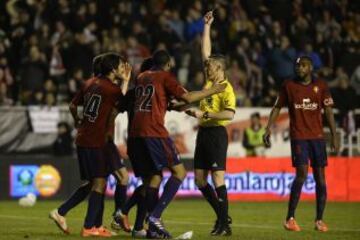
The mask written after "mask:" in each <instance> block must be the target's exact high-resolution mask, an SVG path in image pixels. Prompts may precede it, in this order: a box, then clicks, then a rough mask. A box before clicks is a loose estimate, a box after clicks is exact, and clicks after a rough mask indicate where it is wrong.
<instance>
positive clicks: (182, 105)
mask: <svg viewBox="0 0 360 240" xmlns="http://www.w3.org/2000/svg"><path fill="white" fill-rule="evenodd" d="M191 106H192V105H191V104H188V103H187V102H185V101H183V100H180V101H178V100H176V99H174V100H171V101H170V104H169V106H168V110H169V111H172V110H173V111H178V112H183V111H185V110H187V109H189V108H191Z"/></svg>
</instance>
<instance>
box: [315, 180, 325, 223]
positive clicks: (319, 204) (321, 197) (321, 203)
mask: <svg viewBox="0 0 360 240" xmlns="http://www.w3.org/2000/svg"><path fill="white" fill-rule="evenodd" d="M326 198H327V191H326V184H325V183H323V184H318V183H317V184H316V220H322V218H323V214H324V210H325V205H326Z"/></svg>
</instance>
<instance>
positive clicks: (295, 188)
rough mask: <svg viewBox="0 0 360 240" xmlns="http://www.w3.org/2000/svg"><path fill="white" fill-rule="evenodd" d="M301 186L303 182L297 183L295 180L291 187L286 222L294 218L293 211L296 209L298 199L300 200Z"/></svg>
mask: <svg viewBox="0 0 360 240" xmlns="http://www.w3.org/2000/svg"><path fill="white" fill-rule="evenodd" d="M303 184H304V181H297V180H296V179H295V180H294V182H293V184H292V186H291V193H290V200H289V206H288V214H287V217H286V220H289V219H290V218H292V217H295V209H296V207H297V205H298V202H299V199H300V195H301V188H302V186H303Z"/></svg>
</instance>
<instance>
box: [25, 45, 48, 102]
mask: <svg viewBox="0 0 360 240" xmlns="http://www.w3.org/2000/svg"><path fill="white" fill-rule="evenodd" d="M29 55H30V56H29V59H28V60H25V62H24V63H23V65H22V68H21V71H20V76H21V89H22V94H23V95H22V97H23V102H24V103H25V104H26V103H27V100H28V99H29V97H30V96H31V94H32V93H33V92H37V91H40V90H42V88H43V86H44V82H45V80H46V78H47V76H48V65H47V63H46V57H45V54H44V53H42V52H40V51H39V49H38V47H36V46H33V47H31V48H30V51H29Z"/></svg>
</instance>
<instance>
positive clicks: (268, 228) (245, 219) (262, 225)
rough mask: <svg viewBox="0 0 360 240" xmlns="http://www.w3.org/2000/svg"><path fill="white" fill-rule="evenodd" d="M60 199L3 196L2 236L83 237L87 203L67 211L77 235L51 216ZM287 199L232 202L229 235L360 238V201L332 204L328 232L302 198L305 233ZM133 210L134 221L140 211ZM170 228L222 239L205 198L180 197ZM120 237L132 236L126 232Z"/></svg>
mask: <svg viewBox="0 0 360 240" xmlns="http://www.w3.org/2000/svg"><path fill="white" fill-rule="evenodd" d="M58 204H59V202H57V201H38V202H37V203H36V205H35V206H34V207H32V208H22V207H20V206H19V205H18V203H17V202H16V201H0V239H4V240H12V239H44V240H48V239H50V240H51V239H67V240H70V239H82V238H81V237H80V235H79V233H80V229H81V226H82V223H83V218H84V214H85V210H86V203H82V204H81V205H79V206H78V207H77V208H75V209H73V211H72V212H70V213H69V214H68V216H67V219H68V224H69V226H70V228H71V229H70V230H71V231H72V232H71V235H69V236H66V235H64V234H62V233H61V232H60V231H59V230H58V229H57V228H56V227H55V224H54V223H53V222H51V221H50V220H49V219H48V217H47V216H48V212H49V211H50V210H51V209H53V208H55V207H57V206H58ZM286 209H287V203H286V202H271V203H269V202H267V203H265V202H231V203H230V215H231V216H232V218H233V221H234V222H233V225H232V229H233V236H232V237H222V238H224V239H229V240H230V239H267V240H268V239H277V240H278V239H284V240H285V239H302V240H303V239H341V240H344V239H351V240H356V239H360V203H328V204H327V208H326V212H325V220H326V222H327V224H328V226H329V228H330V231H329V232H327V233H319V232H316V231H314V230H313V227H314V226H313V219H314V213H315V204H314V202H300V204H299V206H298V210H297V215H296V218H297V221H298V223H299V225H300V227H302V231H301V232H287V231H285V230H284V229H283V227H282V222H283V220H284V216H285V214H286ZM112 210H113V201H110V200H108V201H106V207H105V214H104V224H105V225H106V226H109V225H110V220H111V217H110V216H111V212H112ZM134 210H135V209H133V210H132V212H131V214H130V220H131V222H133V221H134V212H135V211H134ZM163 219H164V223H165V225H166V226H167V228H168V229H169V230H170V232H171V233H172V234H173V235H174V236H177V235H179V234H181V233H184V232H186V231H190V230H192V231H194V236H193V239H196V240H198V239H200V240H201V239H206V240H211V239H220V237H210V236H209V232H210V230H211V228H212V225H213V221H214V214H213V213H212V212H211V210H210V207H209V206H208V205H207V203H206V202H205V201H204V200H200V199H196V200H175V201H174V202H172V203H171V204H170V206H169V208H168V209H167V210H166V211H165V213H164V215H163ZM119 234H120V235H119V236H116V237H113V238H114V239H132V238H131V236H130V235H128V234H126V233H124V232H120V233H119Z"/></svg>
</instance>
